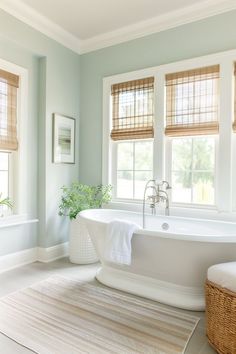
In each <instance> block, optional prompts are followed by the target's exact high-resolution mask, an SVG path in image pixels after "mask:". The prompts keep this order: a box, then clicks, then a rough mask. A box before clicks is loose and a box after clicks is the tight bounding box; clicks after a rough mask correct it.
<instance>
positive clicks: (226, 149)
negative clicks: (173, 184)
mask: <svg viewBox="0 0 236 354" xmlns="http://www.w3.org/2000/svg"><path fill="white" fill-rule="evenodd" d="M233 69H234V67H233V62H232V60H231V59H230V58H229V59H228V58H225V59H224V60H222V62H221V65H220V110H219V151H218V161H217V164H218V165H219V163H220V169H218V179H217V181H216V186H217V187H216V193H217V194H216V204H217V206H218V209H219V210H220V211H225V212H229V211H231V210H232V119H233Z"/></svg>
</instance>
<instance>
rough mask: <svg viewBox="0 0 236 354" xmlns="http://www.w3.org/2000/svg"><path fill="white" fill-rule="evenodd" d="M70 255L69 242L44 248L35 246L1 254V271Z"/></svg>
mask: <svg viewBox="0 0 236 354" xmlns="http://www.w3.org/2000/svg"><path fill="white" fill-rule="evenodd" d="M67 255H68V242H65V243H61V244H59V245H56V246H53V247H48V248H43V247H34V248H29V249H26V250H23V251H19V252H15V253H10V254H7V255H5V256H0V273H3V272H6V271H7V270H11V269H14V268H17V267H21V266H23V265H26V264H29V263H33V262H36V261H39V262H44V263H47V262H52V261H54V260H55V259H59V258H62V257H65V256H67Z"/></svg>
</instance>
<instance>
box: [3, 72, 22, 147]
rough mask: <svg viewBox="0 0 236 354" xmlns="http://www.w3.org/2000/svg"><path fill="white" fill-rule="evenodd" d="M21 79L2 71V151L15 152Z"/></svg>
mask: <svg viewBox="0 0 236 354" xmlns="http://www.w3.org/2000/svg"><path fill="white" fill-rule="evenodd" d="M18 87H19V77H18V76H17V75H14V74H12V73H9V72H7V71H4V70H0V150H4V151H14V150H17V148H18V142H17V120H16V115H17V88H18Z"/></svg>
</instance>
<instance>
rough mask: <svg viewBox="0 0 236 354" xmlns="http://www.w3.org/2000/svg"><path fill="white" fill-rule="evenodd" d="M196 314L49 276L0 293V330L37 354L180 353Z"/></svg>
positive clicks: (184, 345)
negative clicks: (11, 291) (192, 314)
mask: <svg viewBox="0 0 236 354" xmlns="http://www.w3.org/2000/svg"><path fill="white" fill-rule="evenodd" d="M197 323H198V318H196V317H193V316H189V315H186V314H183V313H181V312H178V311H175V310H169V309H165V308H164V307H162V306H160V305H159V304H158V303H155V302H150V301H147V300H145V299H143V298H139V297H136V296H133V295H129V294H126V293H122V292H119V291H116V290H113V289H110V288H107V287H100V286H96V285H94V284H89V283H83V282H79V281H77V280H72V279H67V278H64V277H61V276H54V277H52V278H49V279H47V280H45V281H43V282H40V283H38V284H36V285H33V286H31V287H29V288H27V289H24V290H20V291H19V292H16V293H13V294H11V295H8V296H6V297H4V298H2V299H0V332H2V333H3V334H5V335H6V336H8V337H10V338H11V339H13V340H14V341H16V342H18V343H19V344H21V345H23V346H25V347H27V348H29V349H31V350H32V351H34V352H36V353H39V354H80V353H87V354H88V353H89V354H113V353H114V354H115V353H116V354H138V353H140V354H154V353H155V354H178V353H184V350H185V348H186V345H187V343H188V340H189V339H190V337H191V335H192V333H193V331H194V329H195V327H196V325H197Z"/></svg>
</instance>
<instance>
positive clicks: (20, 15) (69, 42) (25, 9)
mask: <svg viewBox="0 0 236 354" xmlns="http://www.w3.org/2000/svg"><path fill="white" fill-rule="evenodd" d="M0 9H2V10H3V11H5V12H8V13H9V14H10V15H12V16H14V17H16V18H17V19H18V20H20V21H22V22H24V23H26V24H27V25H29V26H30V27H32V28H34V29H36V30H37V31H39V32H41V33H43V34H45V35H46V36H47V37H49V38H51V39H54V40H55V41H56V42H58V43H60V44H62V45H63V46H65V47H66V48H69V49H71V50H73V51H74V52H76V53H77V54H80V49H81V48H80V47H81V41H80V39H79V38H77V37H75V36H73V35H72V34H71V33H69V32H67V31H66V30H64V29H63V28H62V27H60V26H58V25H57V24H56V23H54V22H52V21H50V20H49V19H47V18H46V17H45V16H43V15H40V14H39V13H38V12H37V11H35V10H34V9H32V8H31V7H30V6H28V5H26V4H25V3H23V2H22V1H21V0H0Z"/></svg>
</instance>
